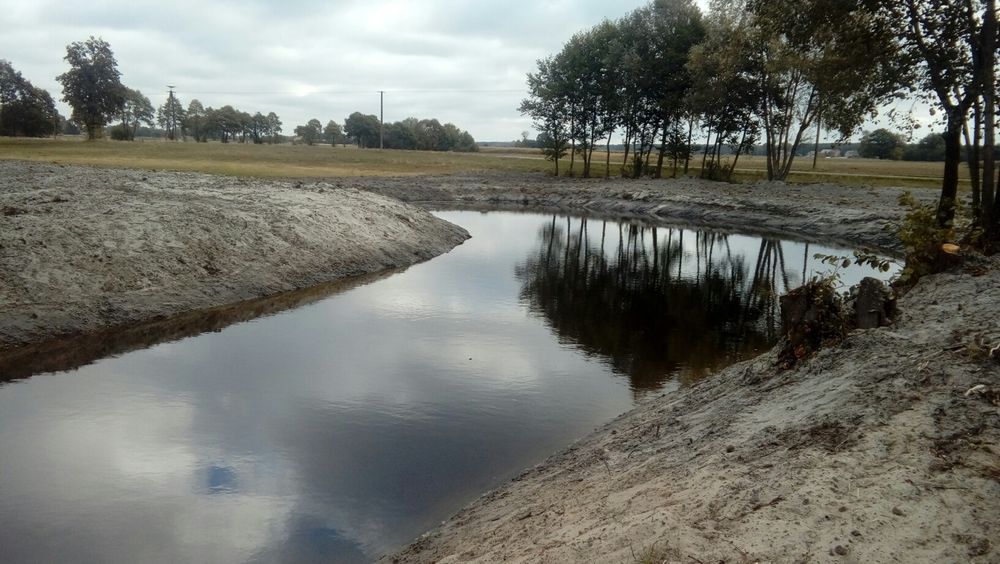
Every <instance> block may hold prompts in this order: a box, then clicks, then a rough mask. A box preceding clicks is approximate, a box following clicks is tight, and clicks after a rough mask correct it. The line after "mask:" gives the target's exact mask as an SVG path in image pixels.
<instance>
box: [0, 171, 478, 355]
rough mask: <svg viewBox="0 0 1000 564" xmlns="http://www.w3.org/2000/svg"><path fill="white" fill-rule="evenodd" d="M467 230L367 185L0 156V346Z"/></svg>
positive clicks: (405, 250)
mask: <svg viewBox="0 0 1000 564" xmlns="http://www.w3.org/2000/svg"><path fill="white" fill-rule="evenodd" d="M467 237H468V234H467V233H466V232H465V231H464V230H463V229H461V228H459V227H456V226H454V225H451V224H450V223H447V222H445V221H442V220H439V219H437V218H435V217H433V216H432V215H430V214H429V213H427V212H426V211H424V210H422V209H420V208H417V207H414V206H412V205H408V204H405V203H403V202H400V201H399V200H396V199H393V198H388V197H384V196H380V195H377V194H374V193H372V192H368V191H361V190H355V189H338V190H332V189H329V188H324V187H322V186H318V185H310V186H304V185H302V184H301V183H293V182H275V181H260V180H249V179H239V178H228V177H222V176H209V175H204V174H192V173H177V172H150V171H136V170H115V169H99V168H88V167H69V166H59V165H45V164H36V163H23V162H17V161H0V311H2V312H3V315H2V316H0V351H4V350H5V349H6V350H7V351H10V350H11V349H15V348H18V347H19V346H23V345H27V344H31V343H37V342H39V341H46V340H48V339H52V338H57V337H67V336H72V335H79V334H83V333H89V332H93V331H95V330H99V329H106V328H109V327H122V326H127V325H130V324H134V323H136V322H143V321H149V320H156V319H163V318H165V317H169V316H172V315H175V314H178V313H183V312H189V311H191V310H198V309H203V308H210V307H215V306H220V305H224V304H231V303H234V302H240V301H244V300H250V299H254V298H260V297H262V296H267V295H272V294H276V293H279V292H286V291H290V290H296V289H301V288H306V287H310V286H315V285H317V284H320V283H324V282H329V281H331V280H336V279H342V278H345V277H353V276H358V275H364V274H369V273H372V272H377V271H382V270H386V269H390V268H397V267H403V266H408V265H411V264H413V263H415V262H418V261H421V260H426V259H428V258H431V257H433V256H436V255H439V254H441V253H444V252H447V251H449V250H450V249H451V248H452V247H454V246H455V245H458V244H460V243H461V242H463V241H464V240H465V239H466V238H467Z"/></svg>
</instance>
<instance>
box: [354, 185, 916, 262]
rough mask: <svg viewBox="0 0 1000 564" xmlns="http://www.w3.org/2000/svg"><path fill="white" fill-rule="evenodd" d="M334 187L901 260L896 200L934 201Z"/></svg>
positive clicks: (838, 189) (830, 193) (687, 189)
mask: <svg viewBox="0 0 1000 564" xmlns="http://www.w3.org/2000/svg"><path fill="white" fill-rule="evenodd" d="M335 185H336V186H342V187H352V188H357V189H360V190H369V191H373V192H377V193H379V194H384V195H387V196H391V197H394V198H398V199H400V200H402V201H405V202H410V203H414V204H418V205H420V206H423V207H425V208H428V209H435V208H442V209H444V208H447V209H473V210H492V209H502V210H508V211H510V210H515V211H516V210H525V211H562V212H570V213H576V214H581V213H583V214H589V215H595V216H598V217H601V216H603V217H609V218H615V219H621V218H639V219H645V220H648V221H651V222H655V223H659V224H668V225H675V226H682V227H707V228H712V229H718V230H731V231H737V232H745V233H751V234H756V235H765V236H776V237H782V238H788V239H794V240H799V241H805V242H816V243H827V244H838V245H843V246H847V247H863V248H868V249H872V250H875V251H879V252H881V253H884V254H887V255H891V256H900V255H901V253H902V246H901V244H900V242H899V239H898V238H897V237H896V233H897V231H898V227H899V222H900V220H901V219H902V216H903V208H902V207H900V205H899V204H898V200H899V196H900V195H901V194H903V193H905V192H910V193H911V194H913V196H914V197H915V198H917V199H918V200H923V201H933V200H934V198H935V197H936V191H934V190H928V189H901V188H873V187H867V186H843V185H839V184H808V185H798V184H785V183H782V182H757V183H753V184H725V183H718V182H708V181H704V180H699V179H697V178H677V179H662V180H652V179H642V180H628V179H621V178H612V179H603V178H601V179H570V178H553V177H547V176H543V175H510V174H498V173H493V172H482V173H478V174H473V175H453V176H445V177H428V178H416V179H415V178H345V179H338V180H337V181H336V182H335Z"/></svg>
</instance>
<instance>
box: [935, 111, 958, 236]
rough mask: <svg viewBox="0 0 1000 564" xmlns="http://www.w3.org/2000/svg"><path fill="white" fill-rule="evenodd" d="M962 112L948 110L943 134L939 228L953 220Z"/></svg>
mask: <svg viewBox="0 0 1000 564" xmlns="http://www.w3.org/2000/svg"><path fill="white" fill-rule="evenodd" d="M963 113H964V112H962V110H961V109H960V108H958V107H953V108H950V109H949V110H948V127H947V129H946V130H945V133H944V176H943V178H942V179H941V199H940V200H939V201H938V209H937V220H938V225H939V226H941V227H951V225H952V223H953V222H954V220H955V198H956V197H957V196H958V165H959V163H960V162H961V160H962V121H963V115H962V114H963Z"/></svg>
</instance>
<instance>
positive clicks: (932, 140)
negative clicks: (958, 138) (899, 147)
mask: <svg viewBox="0 0 1000 564" xmlns="http://www.w3.org/2000/svg"><path fill="white" fill-rule="evenodd" d="M944 153H945V151H944V137H943V136H942V135H941V134H940V133H930V134H928V135H927V136H926V137H924V138H923V139H921V140H920V141H919V142H918V143H917V144H916V145H908V146H907V147H906V148H905V149H903V160H904V161H943V160H944Z"/></svg>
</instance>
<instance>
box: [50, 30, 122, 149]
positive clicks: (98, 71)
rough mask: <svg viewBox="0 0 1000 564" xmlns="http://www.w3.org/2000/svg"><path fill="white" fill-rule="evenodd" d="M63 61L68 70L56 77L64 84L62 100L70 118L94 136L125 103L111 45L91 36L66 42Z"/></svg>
mask: <svg viewBox="0 0 1000 564" xmlns="http://www.w3.org/2000/svg"><path fill="white" fill-rule="evenodd" d="M65 60H66V62H67V63H69V66H70V69H69V70H68V71H66V72H65V73H63V74H61V75H59V76H58V77H56V80H58V81H59V82H60V83H61V84H62V86H63V101H65V102H66V103H67V104H69V105H70V107H72V108H73V113H72V116H71V119H72V120H73V121H76V122H77V123H80V124H82V125H83V127H84V129H85V130H86V131H87V139H88V140H93V139H96V138H97V136H98V134H99V133H100V131H101V129H102V128H103V127H104V126H105V124H107V123H108V121H110V119H111V118H112V117H113V116H116V115H118V114H119V113H120V112H121V107H122V104H124V102H125V87H124V86H122V83H121V80H120V79H121V73H120V72H118V61H116V60H115V55H114V53H113V52H112V51H111V45H109V44H108V42H107V41H104V40H103V39H100V38H95V37H93V36H91V37H90V38H89V39H87V40H86V41H83V42H74V43H70V44H69V45H67V46H66V57H65Z"/></svg>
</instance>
